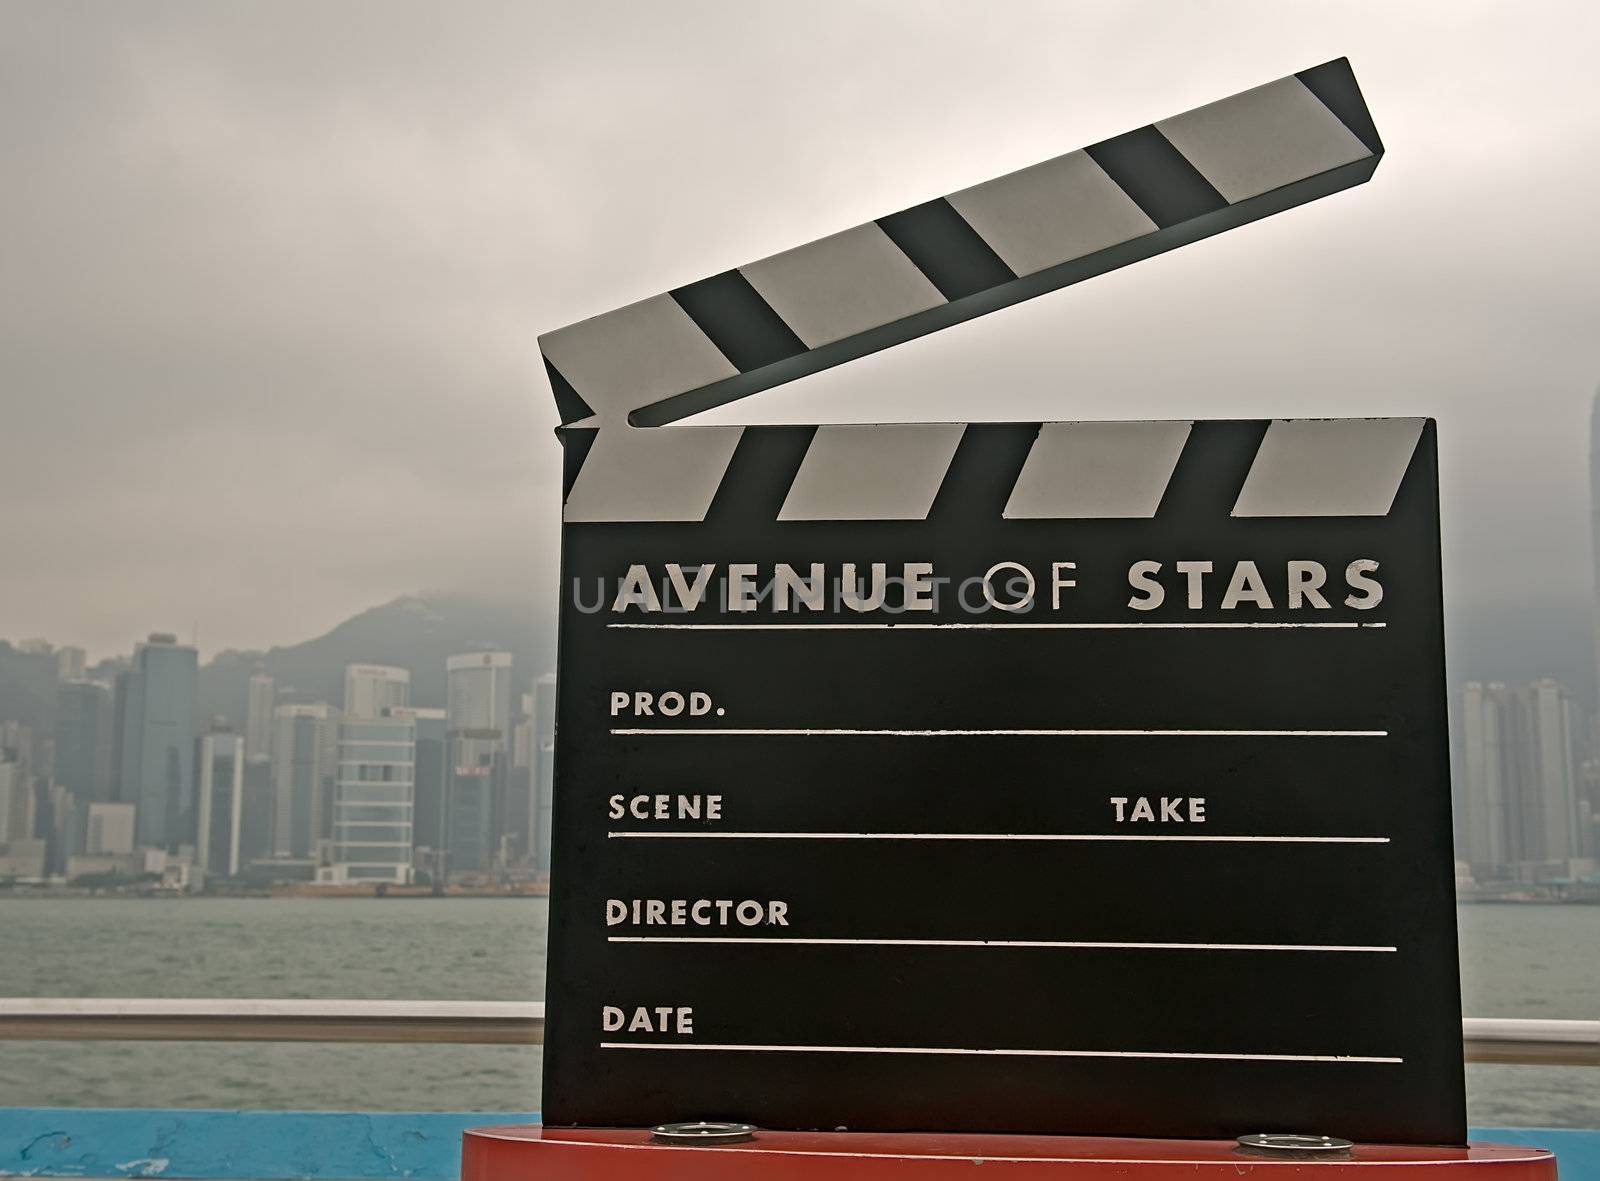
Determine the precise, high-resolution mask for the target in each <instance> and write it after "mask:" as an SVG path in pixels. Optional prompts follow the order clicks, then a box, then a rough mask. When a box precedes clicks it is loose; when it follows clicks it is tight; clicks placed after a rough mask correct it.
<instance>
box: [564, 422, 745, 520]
mask: <svg viewBox="0 0 1600 1181" xmlns="http://www.w3.org/2000/svg"><path fill="white" fill-rule="evenodd" d="M743 433H744V428H743V427H740V426H705V427H674V428H672V429H669V430H649V431H647V430H635V429H633V428H631V427H627V426H613V427H609V428H607V429H605V430H602V431H600V432H599V434H597V435H596V436H595V440H594V443H593V445H592V446H591V447H590V448H589V454H588V455H586V456H585V457H584V461H583V466H582V467H581V468H579V469H578V478H577V479H576V480H575V481H574V482H573V485H572V491H571V492H569V493H568V494H567V501H566V504H565V506H564V507H563V508H562V513H561V519H562V520H564V521H575V522H589V521H703V520H705V517H706V511H707V510H708V509H710V507H711V501H712V500H713V498H715V496H716V495H717V489H718V488H719V487H720V486H721V485H722V477H723V474H724V473H725V472H726V471H727V470H728V464H729V463H730V462H731V461H732V460H733V452H734V450H735V448H737V447H738V446H739V439H740V437H741V436H742V435H743Z"/></svg>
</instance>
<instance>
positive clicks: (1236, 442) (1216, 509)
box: [1156, 421, 1269, 536]
mask: <svg viewBox="0 0 1600 1181" xmlns="http://www.w3.org/2000/svg"><path fill="white" fill-rule="evenodd" d="M1268 425H1269V424H1268V423H1266V422H1253V421H1229V422H1197V423H1195V424H1194V427H1193V428H1192V429H1191V430H1190V431H1189V438H1188V440H1187V441H1186V442H1185V443H1184V445H1183V453H1182V454H1181V455H1179V456H1178V465H1177V467H1175V468H1174V469H1173V471H1172V478H1171V479H1170V480H1168V481H1167V490H1166V492H1165V493H1164V494H1163V495H1162V497H1161V507H1160V508H1158V509H1157V510H1156V516H1158V517H1160V518H1161V520H1162V521H1163V522H1165V523H1173V524H1177V525H1178V526H1180V527H1183V526H1187V525H1190V524H1192V525H1193V527H1194V528H1195V530H1196V531H1197V532H1198V533H1199V534H1200V535H1202V536H1204V535H1205V533H1206V532H1207V531H1209V530H1215V528H1216V525H1217V522H1218V521H1219V520H1226V519H1227V518H1228V517H1229V516H1231V515H1232V514H1233V506H1234V505H1235V504H1236V503H1238V500H1239V489H1240V488H1242V487H1244V481H1245V477H1246V476H1248V475H1249V474H1250V465H1251V464H1253V463H1254V462H1255V459H1256V452H1257V451H1259V450H1260V449H1261V440H1262V439H1263V438H1265V437H1266V434H1267V426H1268Z"/></svg>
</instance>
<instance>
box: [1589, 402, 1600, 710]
mask: <svg viewBox="0 0 1600 1181" xmlns="http://www.w3.org/2000/svg"><path fill="white" fill-rule="evenodd" d="M1589 542H1590V551H1591V557H1592V559H1593V561H1594V585H1593V587H1592V588H1591V590H1592V595H1591V597H1590V600H1589V602H1590V606H1591V609H1592V625H1593V629H1594V649H1595V680H1596V686H1597V687H1600V390H1596V391H1595V395H1594V401H1593V402H1591V403H1590V405H1589ZM1596 729H1597V731H1600V727H1597V728H1596Z"/></svg>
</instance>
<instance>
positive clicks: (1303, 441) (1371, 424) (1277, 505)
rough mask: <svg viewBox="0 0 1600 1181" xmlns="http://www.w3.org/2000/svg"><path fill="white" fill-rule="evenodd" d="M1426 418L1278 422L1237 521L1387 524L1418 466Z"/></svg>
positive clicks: (1260, 453) (1260, 452)
mask: <svg viewBox="0 0 1600 1181" xmlns="http://www.w3.org/2000/svg"><path fill="white" fill-rule="evenodd" d="M1425 422H1426V420H1425V419H1421V418H1303V419H1276V420H1274V421H1273V422H1272V424H1271V425H1270V426H1268V427H1267V433H1266V436H1265V437H1264V438H1263V439H1262V440H1261V446H1260V447H1259V448H1257V450H1256V456H1255V460H1254V461H1253V462H1252V463H1251V464H1250V474H1249V475H1247V476H1246V477H1245V481H1244V487H1242V488H1241V489H1239V498H1238V500H1237V501H1235V502H1234V506H1233V515H1234V516H1235V517H1382V516H1386V515H1387V514H1388V512H1389V510H1390V509H1391V508H1392V507H1393V506H1394V498H1395V494H1396V493H1398V492H1399V491H1400V483H1401V481H1402V480H1404V479H1405V475H1406V470H1407V469H1408V468H1409V467H1410V466H1411V457H1412V455H1414V454H1415V453H1416V450H1417V440H1418V439H1420V438H1421V437H1422V427H1423V424H1424V423H1425Z"/></svg>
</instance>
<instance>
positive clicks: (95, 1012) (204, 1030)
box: [0, 997, 1600, 1066]
mask: <svg viewBox="0 0 1600 1181" xmlns="http://www.w3.org/2000/svg"><path fill="white" fill-rule="evenodd" d="M1462 1035H1463V1041H1464V1043H1465V1047H1466V1057H1467V1061H1468V1062H1506V1063H1520V1064H1524V1065H1540V1066H1600V1021H1542V1020H1541V1021H1529V1020H1516V1019H1508V1018H1506V1019H1503V1018H1498V1017H1468V1018H1467V1019H1466V1020H1465V1021H1464V1022H1462ZM3 1040H20V1041H201V1042H225V1041H242V1042H438V1043H452V1044H456V1045H462V1044H474V1045H538V1044H540V1043H541V1042H543V1041H544V1005H542V1004H540V1003H539V1002H538V1001H324V1000H232V999H199V1000H168V999H164V998H163V999H126V1000H124V999H111V998H104V999H103V998H100V997H0V1041H3Z"/></svg>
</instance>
